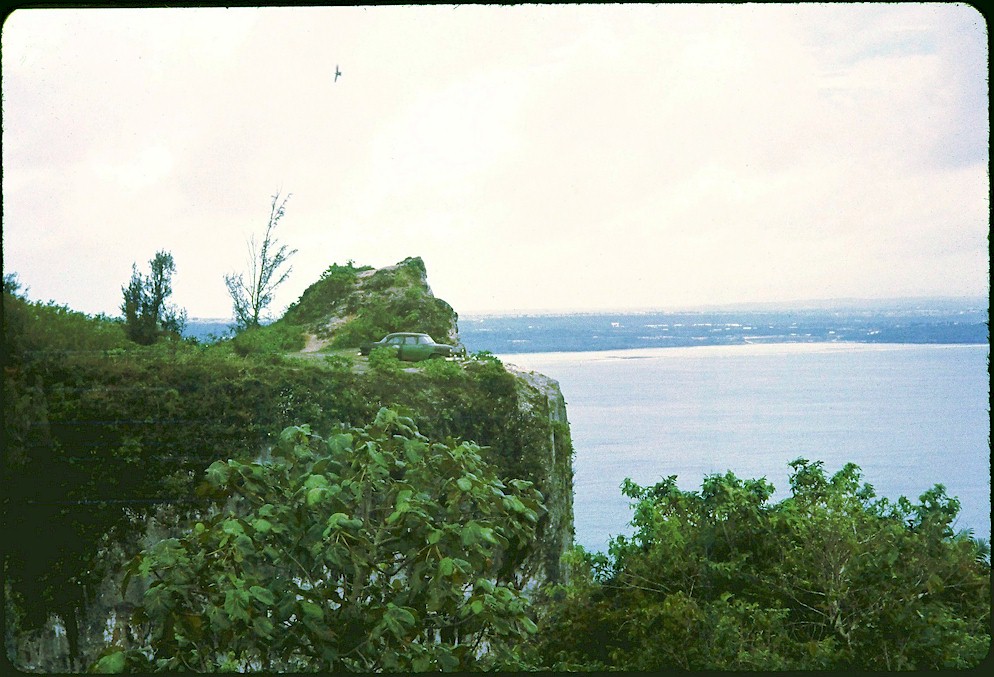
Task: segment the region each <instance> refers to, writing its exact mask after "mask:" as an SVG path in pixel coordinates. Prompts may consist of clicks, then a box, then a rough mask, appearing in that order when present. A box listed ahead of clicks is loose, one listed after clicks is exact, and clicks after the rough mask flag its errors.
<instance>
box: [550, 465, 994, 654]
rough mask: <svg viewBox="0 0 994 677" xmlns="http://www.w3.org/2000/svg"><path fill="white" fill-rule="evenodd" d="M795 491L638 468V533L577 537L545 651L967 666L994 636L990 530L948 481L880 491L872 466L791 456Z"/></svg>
mask: <svg viewBox="0 0 994 677" xmlns="http://www.w3.org/2000/svg"><path fill="white" fill-rule="evenodd" d="M791 466H792V468H793V473H792V475H791V478H790V484H791V493H792V495H791V496H790V497H789V498H787V499H785V500H783V501H781V502H780V503H777V504H770V503H769V502H768V499H769V498H770V496H771V495H772V493H773V487H772V486H771V485H770V484H769V483H768V482H766V481H765V480H762V479H761V480H746V481H742V480H739V479H738V478H736V477H735V476H734V475H733V474H731V473H728V474H726V475H713V476H709V477H707V478H706V479H705V480H704V483H703V485H702V487H701V490H700V491H699V492H692V491H691V492H685V491H681V490H679V489H678V488H677V486H676V478H675V477H670V478H668V479H666V480H664V481H663V482H660V483H658V484H656V485H655V486H651V487H640V486H638V485H636V484H634V483H632V482H630V481H629V482H627V483H626V484H625V486H624V492H625V494H626V495H627V496H629V497H630V498H632V499H633V500H634V501H635V516H634V519H633V526H634V527H635V533H634V535H633V536H632V537H631V538H625V537H618V538H616V539H615V540H614V541H613V542H612V544H611V546H610V549H609V555H608V556H605V555H602V554H589V553H586V552H584V551H583V550H582V549H577V550H576V551H574V552H573V553H572V554H571V555H570V562H571V567H572V579H571V582H570V584H569V585H568V586H558V587H556V588H554V589H552V590H550V591H547V592H546V604H545V611H544V613H543V615H542V619H541V623H540V626H541V628H542V630H541V634H540V635H539V636H538V638H537V640H536V642H535V643H534V645H533V647H532V648H533V650H534V656H533V660H534V662H535V663H537V664H542V665H549V666H552V667H554V668H555V669H560V670H563V669H565V670H576V669H602V668H610V669H621V670H657V669H666V668H675V669H688V670H701V669H765V670H781V669H831V670H849V669H862V670H911V669H938V668H967V667H973V666H976V665H978V664H979V663H980V661H981V660H983V658H984V657H985V656H986V655H987V653H988V650H989V648H990V564H989V561H988V557H989V552H990V551H989V548H988V546H987V544H986V543H984V542H981V541H977V540H974V539H973V538H972V537H970V535H969V534H968V533H959V534H957V533H954V532H953V530H952V524H953V521H954V519H955V517H956V515H957V513H958V511H959V503H958V501H957V500H956V499H954V498H950V497H948V496H946V494H945V491H944V489H943V487H942V486H941V485H938V486H936V487H935V488H933V489H931V490H929V491H928V492H926V493H925V494H923V495H922V496H921V497H920V499H919V503H918V504H912V503H911V502H910V501H908V500H907V499H905V498H901V499H899V500H898V501H896V502H891V501H888V500H887V499H876V500H875V499H874V494H873V490H872V488H871V487H870V486H869V485H867V484H862V485H861V484H860V470H859V468H858V467H856V466H855V465H852V464H849V465H846V466H845V467H844V468H843V469H842V470H841V471H839V472H838V473H836V474H835V475H834V476H832V477H830V478H829V477H826V475H825V473H824V470H823V468H822V464H821V463H820V462H814V463H812V462H809V461H806V460H803V459H799V460H797V461H795V462H793V463H792V464H791Z"/></svg>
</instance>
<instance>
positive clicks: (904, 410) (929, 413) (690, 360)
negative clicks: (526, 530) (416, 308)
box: [500, 342, 991, 551]
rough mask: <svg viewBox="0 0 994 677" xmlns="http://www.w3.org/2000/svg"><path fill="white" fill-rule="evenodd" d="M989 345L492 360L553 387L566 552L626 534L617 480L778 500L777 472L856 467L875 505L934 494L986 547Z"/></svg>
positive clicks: (633, 352) (626, 510)
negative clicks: (570, 470) (566, 446)
mask: <svg viewBox="0 0 994 677" xmlns="http://www.w3.org/2000/svg"><path fill="white" fill-rule="evenodd" d="M989 354H990V350H989V345H962V344H960V345H955V344H946V345H914V344H858V343H827V342H823V343H778V344H760V345H727V346H707V347H696V348H662V349H659V348H657V349H629V350H616V351H598V352H574V353H519V354H508V355H500V357H501V359H502V360H504V361H505V362H506V363H510V364H515V365H517V366H519V367H522V368H525V369H532V370H536V371H539V372H541V373H543V374H546V375H548V376H550V377H552V378H555V379H557V380H558V381H559V383H560V386H561V388H562V390H563V394H564V395H565V397H566V401H567V412H568V415H569V420H570V428H571V431H572V436H573V445H574V449H575V452H576V456H575V460H574V471H575V480H574V490H575V498H574V501H575V502H574V511H575V525H576V541H577V543H579V544H580V545H582V546H584V547H585V548H587V549H589V550H602V551H604V550H606V549H607V544H608V541H609V539H610V538H611V537H612V536H616V535H618V534H629V533H631V530H630V528H629V525H628V521H629V519H630V517H631V511H630V506H629V503H628V499H627V498H625V497H624V496H622V494H621V491H620V485H621V483H622V481H623V480H624V479H625V478H626V477H630V478H632V479H633V480H635V481H636V482H638V483H640V484H643V485H646V484H653V483H655V482H657V481H659V480H660V479H661V478H664V477H667V476H670V475H676V476H677V478H678V479H677V484H678V485H679V486H680V487H681V488H682V489H684V490H693V489H699V488H700V484H701V480H702V479H703V477H704V476H705V475H707V474H711V473H724V472H725V471H727V470H731V471H732V472H734V473H735V474H736V475H737V476H738V477H740V478H743V479H745V478H757V477H766V478H767V479H768V480H769V481H770V482H772V484H773V485H774V486H775V487H776V489H777V494H776V495H775V497H774V498H775V500H779V499H780V498H783V497H784V496H786V495H787V489H788V482H787V478H788V475H789V472H790V468H789V467H788V465H787V464H788V463H789V462H790V461H792V460H794V459H796V458H798V457H803V458H807V459H809V460H820V461H823V462H824V464H825V469H826V471H828V472H829V473H834V472H836V471H837V470H839V469H840V468H841V467H842V466H843V465H844V464H846V463H848V462H853V463H856V464H857V465H859V466H860V467H861V468H862V470H863V474H864V479H865V481H867V482H869V483H870V484H871V485H873V487H874V488H875V489H876V491H877V494H878V495H880V496H887V497H889V498H897V497H898V496H902V495H903V496H907V497H908V498H911V499H917V498H918V496H919V495H920V494H921V493H922V492H923V491H925V490H926V489H929V488H930V487H932V486H933V485H935V484H943V485H944V486H945V487H946V490H947V493H948V494H949V495H951V496H955V497H957V498H959V500H960V501H961V502H962V511H961V514H960V517H959V521H958V523H957V525H956V526H957V527H958V528H960V529H972V530H973V532H974V535H975V536H977V537H980V538H985V539H989V538H990V531H991V521H990V507H991V501H990V496H991V485H990V476H991V475H990V444H989V436H990V416H989V398H990V393H989V390H990V381H989V378H988V372H987V364H988V358H989Z"/></svg>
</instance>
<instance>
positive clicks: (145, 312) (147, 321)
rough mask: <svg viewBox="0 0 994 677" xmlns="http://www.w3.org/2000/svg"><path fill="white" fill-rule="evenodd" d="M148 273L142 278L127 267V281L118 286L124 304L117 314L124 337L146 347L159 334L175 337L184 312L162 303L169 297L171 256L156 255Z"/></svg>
mask: <svg viewBox="0 0 994 677" xmlns="http://www.w3.org/2000/svg"><path fill="white" fill-rule="evenodd" d="M148 263H149V268H150V269H151V272H150V273H149V275H148V276H147V277H146V276H144V275H142V274H141V273H139V272H138V266H137V265H135V264H132V266H131V281H130V282H129V283H128V285H127V286H125V287H121V292H122V294H123V295H124V301H123V302H122V303H121V312H122V313H124V322H125V327H126V329H127V333H128V337H129V338H130V339H131V340H132V341H134V342H135V343H140V344H142V345H150V344H152V343H154V342H155V341H156V339H158V338H159V336H161V335H162V334H163V333H171V334H177V335H178V334H179V333H181V332H182V331H183V327H184V326H185V325H186V311H184V310H179V309H177V308H175V307H173V306H170V305H168V304H167V303H166V300H167V299H168V298H169V297H170V296H171V295H172V293H173V287H172V277H173V274H174V273H175V272H176V264H175V263H174V262H173V255H172V254H170V253H169V252H166V251H159V252H156V254H155V257H154V258H153V259H152V260H151V261H149V262H148Z"/></svg>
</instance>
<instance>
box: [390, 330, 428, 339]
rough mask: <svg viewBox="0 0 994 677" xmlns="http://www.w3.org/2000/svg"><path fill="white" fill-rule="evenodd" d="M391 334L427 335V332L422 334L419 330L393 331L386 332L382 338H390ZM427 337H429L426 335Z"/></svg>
mask: <svg viewBox="0 0 994 677" xmlns="http://www.w3.org/2000/svg"><path fill="white" fill-rule="evenodd" d="M391 336H428V334H422V333H421V332H416V331H395V332H394V333H392V334H387V335H386V336H384V337H383V338H390V337H391ZM428 338H431V337H430V336H428Z"/></svg>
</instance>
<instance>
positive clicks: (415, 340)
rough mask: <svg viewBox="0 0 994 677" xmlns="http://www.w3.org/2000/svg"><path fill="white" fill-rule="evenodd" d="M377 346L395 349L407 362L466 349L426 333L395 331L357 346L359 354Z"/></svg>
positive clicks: (372, 349)
mask: <svg viewBox="0 0 994 677" xmlns="http://www.w3.org/2000/svg"><path fill="white" fill-rule="evenodd" d="M377 348H393V349H396V351H397V357H398V358H399V359H401V360H407V361H408V362H419V361H421V360H427V359H430V358H439V357H454V356H456V355H465V354H466V349H465V348H464V347H462V346H450V345H448V344H446V343H437V342H436V341H435V339H433V338H432V337H430V336H428V334H415V333H410V332H397V333H394V334H387V335H386V336H384V337H383V338H382V339H380V340H379V341H374V342H372V343H363V344H362V345H361V346H360V347H359V353H360V354H361V355H369V353H371V352H372V351H374V350H376V349H377Z"/></svg>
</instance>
